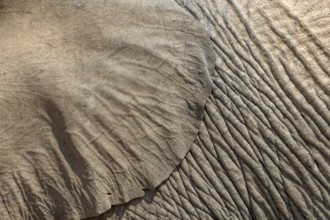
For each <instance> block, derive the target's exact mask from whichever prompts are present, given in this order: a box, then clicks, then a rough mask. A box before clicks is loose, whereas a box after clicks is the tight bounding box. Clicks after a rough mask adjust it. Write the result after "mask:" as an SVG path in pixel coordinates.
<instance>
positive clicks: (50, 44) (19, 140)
mask: <svg viewBox="0 0 330 220" xmlns="http://www.w3.org/2000/svg"><path fill="white" fill-rule="evenodd" d="M76 2H77V1H69V2H68V1H57V2H56V3H53V1H50V0H49V1H42V2H40V1H37V0H34V1H30V2H29V5H27V6H26V10H29V13H28V14H27V15H25V16H22V18H20V19H17V20H15V19H13V18H14V17H10V15H9V14H5V15H3V17H2V19H1V22H2V25H1V27H0V29H1V30H0V32H1V33H5V34H4V35H3V36H1V38H0V46H1V48H2V49H3V51H5V53H3V54H1V55H0V63H2V64H3V65H2V71H3V72H4V73H6V74H3V75H1V77H2V82H4V83H3V86H2V89H1V90H0V104H1V106H2V107H1V110H0V117H1V122H0V138H1V140H2V141H1V143H0V189H1V190H0V195H1V197H0V198H1V199H0V201H1V202H0V213H1V214H2V216H3V218H4V219H10V218H14V219H21V218H37V217H38V218H40V219H51V218H53V217H54V216H55V217H56V219H76V218H85V217H90V216H96V215H98V214H101V213H103V212H105V211H106V210H108V209H110V207H111V206H112V205H115V204H121V203H125V202H128V201H129V200H131V199H134V198H137V197H141V196H143V195H144V189H154V188H155V187H157V186H158V185H159V184H160V183H161V182H162V181H164V180H165V179H167V178H168V177H169V175H170V174H171V172H172V171H173V170H174V169H175V167H176V166H177V165H178V164H179V163H180V161H181V160H182V159H183V158H184V156H185V154H186V153H187V152H188V150H189V149H190V147H191V145H192V143H193V141H194V139H195V135H196V134H197V132H198V129H199V126H200V122H201V119H202V114H203V111H204V108H203V106H204V104H205V101H206V98H207V96H208V95H209V93H210V90H211V81H210V77H209V72H210V71H211V70H212V69H213V68H214V67H213V65H214V60H213V54H212V50H211V48H210V45H209V39H208V36H207V35H206V34H205V33H204V32H203V31H202V29H201V28H200V26H199V24H198V23H196V22H195V21H194V19H193V18H192V17H190V16H188V15H187V14H186V13H185V11H183V10H182V9H181V8H180V7H178V6H177V5H176V4H175V3H172V1H163V0H162V1H160V0H159V1H155V0H144V1H135V0H126V1H113V0H112V1H104V0H102V1H101V0H95V1H87V2H85V3H84V4H78V3H77V4H76ZM21 4H27V3H26V2H25V3H21ZM21 8H23V7H22V6H21ZM32 21H33V22H32ZM13 24H15V25H13ZM11 42H15V45H13V44H11Z"/></svg>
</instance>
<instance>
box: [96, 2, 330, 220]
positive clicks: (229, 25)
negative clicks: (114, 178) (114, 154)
mask: <svg viewBox="0 0 330 220" xmlns="http://www.w3.org/2000/svg"><path fill="white" fill-rule="evenodd" d="M177 2H178V4H180V5H181V6H182V7H183V8H184V9H185V10H186V11H187V12H188V13H190V14H191V15H193V16H194V17H195V19H196V20H198V21H199V22H200V24H201V25H202V26H203V27H204V29H205V30H206V31H207V32H208V33H209V34H210V40H211V42H212V46H213V49H214V51H215V54H216V68H215V69H216V71H215V72H214V74H213V75H212V81H213V90H212V93H211V95H210V96H209V98H208V100H207V102H206V106H205V113H204V118H203V122H202V126H201V129H200V132H199V134H198V137H197V139H196V140H195V142H194V145H193V146H192V149H191V150H190V152H189V153H188V154H187V156H186V157H185V159H184V160H183V162H182V163H181V164H180V165H179V167H178V168H177V169H176V170H175V171H174V172H173V173H172V175H171V176H170V178H169V179H168V180H166V181H165V182H164V183H163V184H162V185H161V186H160V187H158V188H157V190H156V191H154V192H149V193H147V194H146V196H145V197H144V198H141V199H138V200H134V201H132V202H130V203H128V204H125V205H120V206H116V207H114V208H113V209H111V210H109V211H108V212H107V213H105V214H104V215H102V216H99V217H98V218H96V219H187V220H188V219H189V220H190V219H196V220H197V219H221V220H227V219H235V220H236V219H260V220H278V219H297V220H303V219H306V220H309V219H315V220H319V219H324V220H327V219H330V196H329V192H330V127H329V125H330V111H329V108H330V8H329V5H330V2H329V1H328V0H325V1H323V0H316V1H315V0H312V1H302V0H293V1H289V0H287V1H285V0H275V1H266V0H255V1H250V0H246V1H243V0H236V1H234V0H178V1H177Z"/></svg>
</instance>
